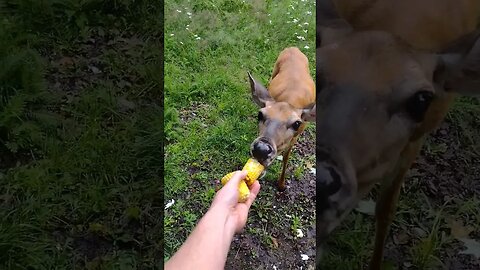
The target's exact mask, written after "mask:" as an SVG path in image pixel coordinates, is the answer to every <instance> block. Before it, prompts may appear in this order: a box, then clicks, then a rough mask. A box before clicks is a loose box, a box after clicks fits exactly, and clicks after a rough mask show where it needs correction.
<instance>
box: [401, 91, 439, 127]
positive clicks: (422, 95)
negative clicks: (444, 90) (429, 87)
mask: <svg viewBox="0 0 480 270" xmlns="http://www.w3.org/2000/svg"><path fill="white" fill-rule="evenodd" d="M433 98H434V96H433V93H432V92H430V91H425V90H422V91H418V92H416V93H415V94H414V95H413V96H411V97H410V98H409V99H408V101H407V111H408V113H409V114H410V116H411V117H412V119H413V120H415V121H416V122H421V121H423V118H424V116H425V113H426V112H427V110H428V107H429V106H430V103H431V102H432V100H433Z"/></svg>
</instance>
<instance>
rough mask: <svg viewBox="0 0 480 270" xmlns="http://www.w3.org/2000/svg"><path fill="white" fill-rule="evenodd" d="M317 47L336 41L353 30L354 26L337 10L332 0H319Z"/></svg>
mask: <svg viewBox="0 0 480 270" xmlns="http://www.w3.org/2000/svg"><path fill="white" fill-rule="evenodd" d="M316 12H317V27H316V28H317V32H316V36H317V44H316V48H319V47H321V46H325V45H328V44H330V43H333V42H336V41H337V40H339V39H341V38H343V37H344V36H346V35H348V34H349V33H351V32H352V27H351V26H350V25H349V24H348V23H347V21H346V20H345V19H343V18H342V17H341V16H340V15H339V14H338V12H337V9H336V7H335V4H334V3H333V1H332V0H322V1H317V11H316Z"/></svg>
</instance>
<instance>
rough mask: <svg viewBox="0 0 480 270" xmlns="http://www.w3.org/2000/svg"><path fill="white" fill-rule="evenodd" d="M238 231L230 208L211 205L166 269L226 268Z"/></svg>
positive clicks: (166, 265)
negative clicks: (231, 222)
mask: <svg viewBox="0 0 480 270" xmlns="http://www.w3.org/2000/svg"><path fill="white" fill-rule="evenodd" d="M234 233H235V232H234V229H233V226H230V224H228V209H224V208H222V207H214V208H211V209H209V210H208V212H207V213H206V214H205V216H204V217H203V218H202V219H201V220H200V222H199V223H198V225H197V226H196V227H195V229H194V230H193V232H192V233H191V234H190V236H189V237H188V239H187V241H186V242H185V243H184V244H183V245H182V246H181V247H180V249H179V250H178V251H177V252H176V253H175V255H174V256H173V257H172V258H171V259H170V260H169V261H168V262H167V263H166V264H165V269H167V270H169V269H175V270H176V269H185V270H187V269H224V266H225V261H226V259H227V255H228V251H229V249H230V244H231V241H232V238H233V235H234Z"/></svg>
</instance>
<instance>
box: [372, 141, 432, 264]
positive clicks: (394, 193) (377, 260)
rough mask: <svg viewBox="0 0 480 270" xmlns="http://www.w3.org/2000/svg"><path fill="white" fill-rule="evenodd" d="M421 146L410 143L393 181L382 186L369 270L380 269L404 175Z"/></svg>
mask: <svg viewBox="0 0 480 270" xmlns="http://www.w3.org/2000/svg"><path fill="white" fill-rule="evenodd" d="M422 144H423V139H422V140H418V141H416V142H412V143H410V144H409V145H408V146H407V147H406V149H405V150H404V151H403V153H402V155H401V159H400V160H401V161H400V162H399V164H398V165H397V169H396V172H395V173H394V176H393V178H392V180H393V181H391V182H388V183H386V184H385V185H384V186H382V190H381V192H380V196H379V199H378V201H377V203H376V206H375V220H376V228H375V247H374V250H373V256H372V258H371V260H370V266H369V269H370V270H380V269H381V264H382V259H383V249H384V246H385V240H386V238H387V234H388V231H389V227H390V224H391V223H392V220H393V217H394V215H395V211H396V209H397V202H398V197H399V194H400V189H401V187H402V183H403V181H404V177H405V174H406V173H407V171H408V169H409V168H410V166H411V164H412V163H413V161H414V160H415V158H416V157H417V155H418V153H419V151H420V148H421V147H422Z"/></svg>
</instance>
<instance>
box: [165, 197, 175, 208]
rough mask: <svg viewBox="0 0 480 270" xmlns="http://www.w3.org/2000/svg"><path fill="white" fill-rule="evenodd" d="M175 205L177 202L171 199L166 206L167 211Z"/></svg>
mask: <svg viewBox="0 0 480 270" xmlns="http://www.w3.org/2000/svg"><path fill="white" fill-rule="evenodd" d="M174 203H175V200H174V199H171V200H170V201H169V202H168V203H167V204H166V205H165V210H167V209H168V208H170V207H172V205H173V204H174Z"/></svg>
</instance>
